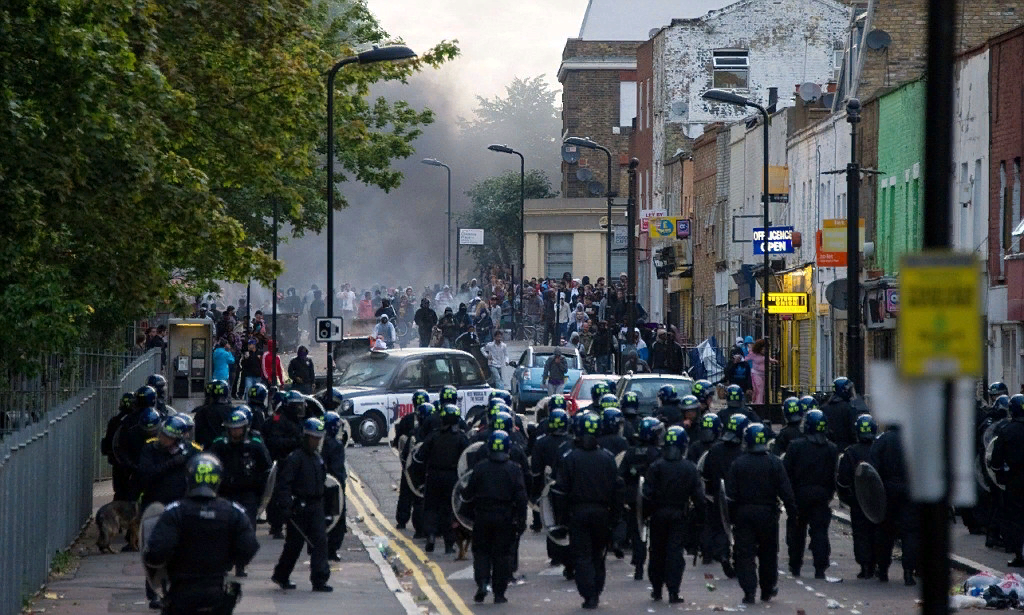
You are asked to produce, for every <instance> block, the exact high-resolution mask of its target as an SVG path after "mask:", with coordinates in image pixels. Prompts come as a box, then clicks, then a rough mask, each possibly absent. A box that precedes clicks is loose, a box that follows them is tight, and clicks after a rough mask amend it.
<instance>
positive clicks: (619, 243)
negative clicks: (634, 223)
mask: <svg viewBox="0 0 1024 615" xmlns="http://www.w3.org/2000/svg"><path fill="white" fill-rule="evenodd" d="M628 246H629V233H627V232H626V225H625V224H614V225H612V249H613V250H625V249H626V248H627V247H628Z"/></svg>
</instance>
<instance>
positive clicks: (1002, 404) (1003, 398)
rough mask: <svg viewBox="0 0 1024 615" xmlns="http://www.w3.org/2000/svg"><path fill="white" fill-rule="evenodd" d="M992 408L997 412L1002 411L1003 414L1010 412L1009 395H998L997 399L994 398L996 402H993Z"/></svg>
mask: <svg viewBox="0 0 1024 615" xmlns="http://www.w3.org/2000/svg"><path fill="white" fill-rule="evenodd" d="M992 406H993V408H995V409H997V410H1003V411H1004V412H1007V411H1009V410H1010V396H1009V395H1000V396H999V397H997V398H996V401H995V403H994V404H992Z"/></svg>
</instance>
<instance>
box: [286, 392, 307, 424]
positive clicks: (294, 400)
mask: <svg viewBox="0 0 1024 615" xmlns="http://www.w3.org/2000/svg"><path fill="white" fill-rule="evenodd" d="M286 395H287V396H286V397H285V402H284V403H285V406H287V407H288V408H289V410H291V411H292V412H293V413H294V416H295V417H296V418H300V419H301V418H303V417H305V416H306V397H305V396H304V395H303V394H302V393H299V392H298V391H288V393H287V394H286Z"/></svg>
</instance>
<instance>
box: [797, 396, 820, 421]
mask: <svg viewBox="0 0 1024 615" xmlns="http://www.w3.org/2000/svg"><path fill="white" fill-rule="evenodd" d="M797 403H798V404H800V413H801V416H803V415H804V414H806V413H807V411H808V410H814V409H815V408H817V407H818V400H816V399H814V397H812V396H810V395H804V396H803V397H801V398H800V399H799V401H798V402H797Z"/></svg>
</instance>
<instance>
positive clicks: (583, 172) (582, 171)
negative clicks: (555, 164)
mask: <svg viewBox="0 0 1024 615" xmlns="http://www.w3.org/2000/svg"><path fill="white" fill-rule="evenodd" d="M576 179H578V180H580V181H581V182H588V181H590V180H592V179H594V172H593V171H591V170H590V169H588V168H586V167H581V168H579V169H576Z"/></svg>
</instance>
